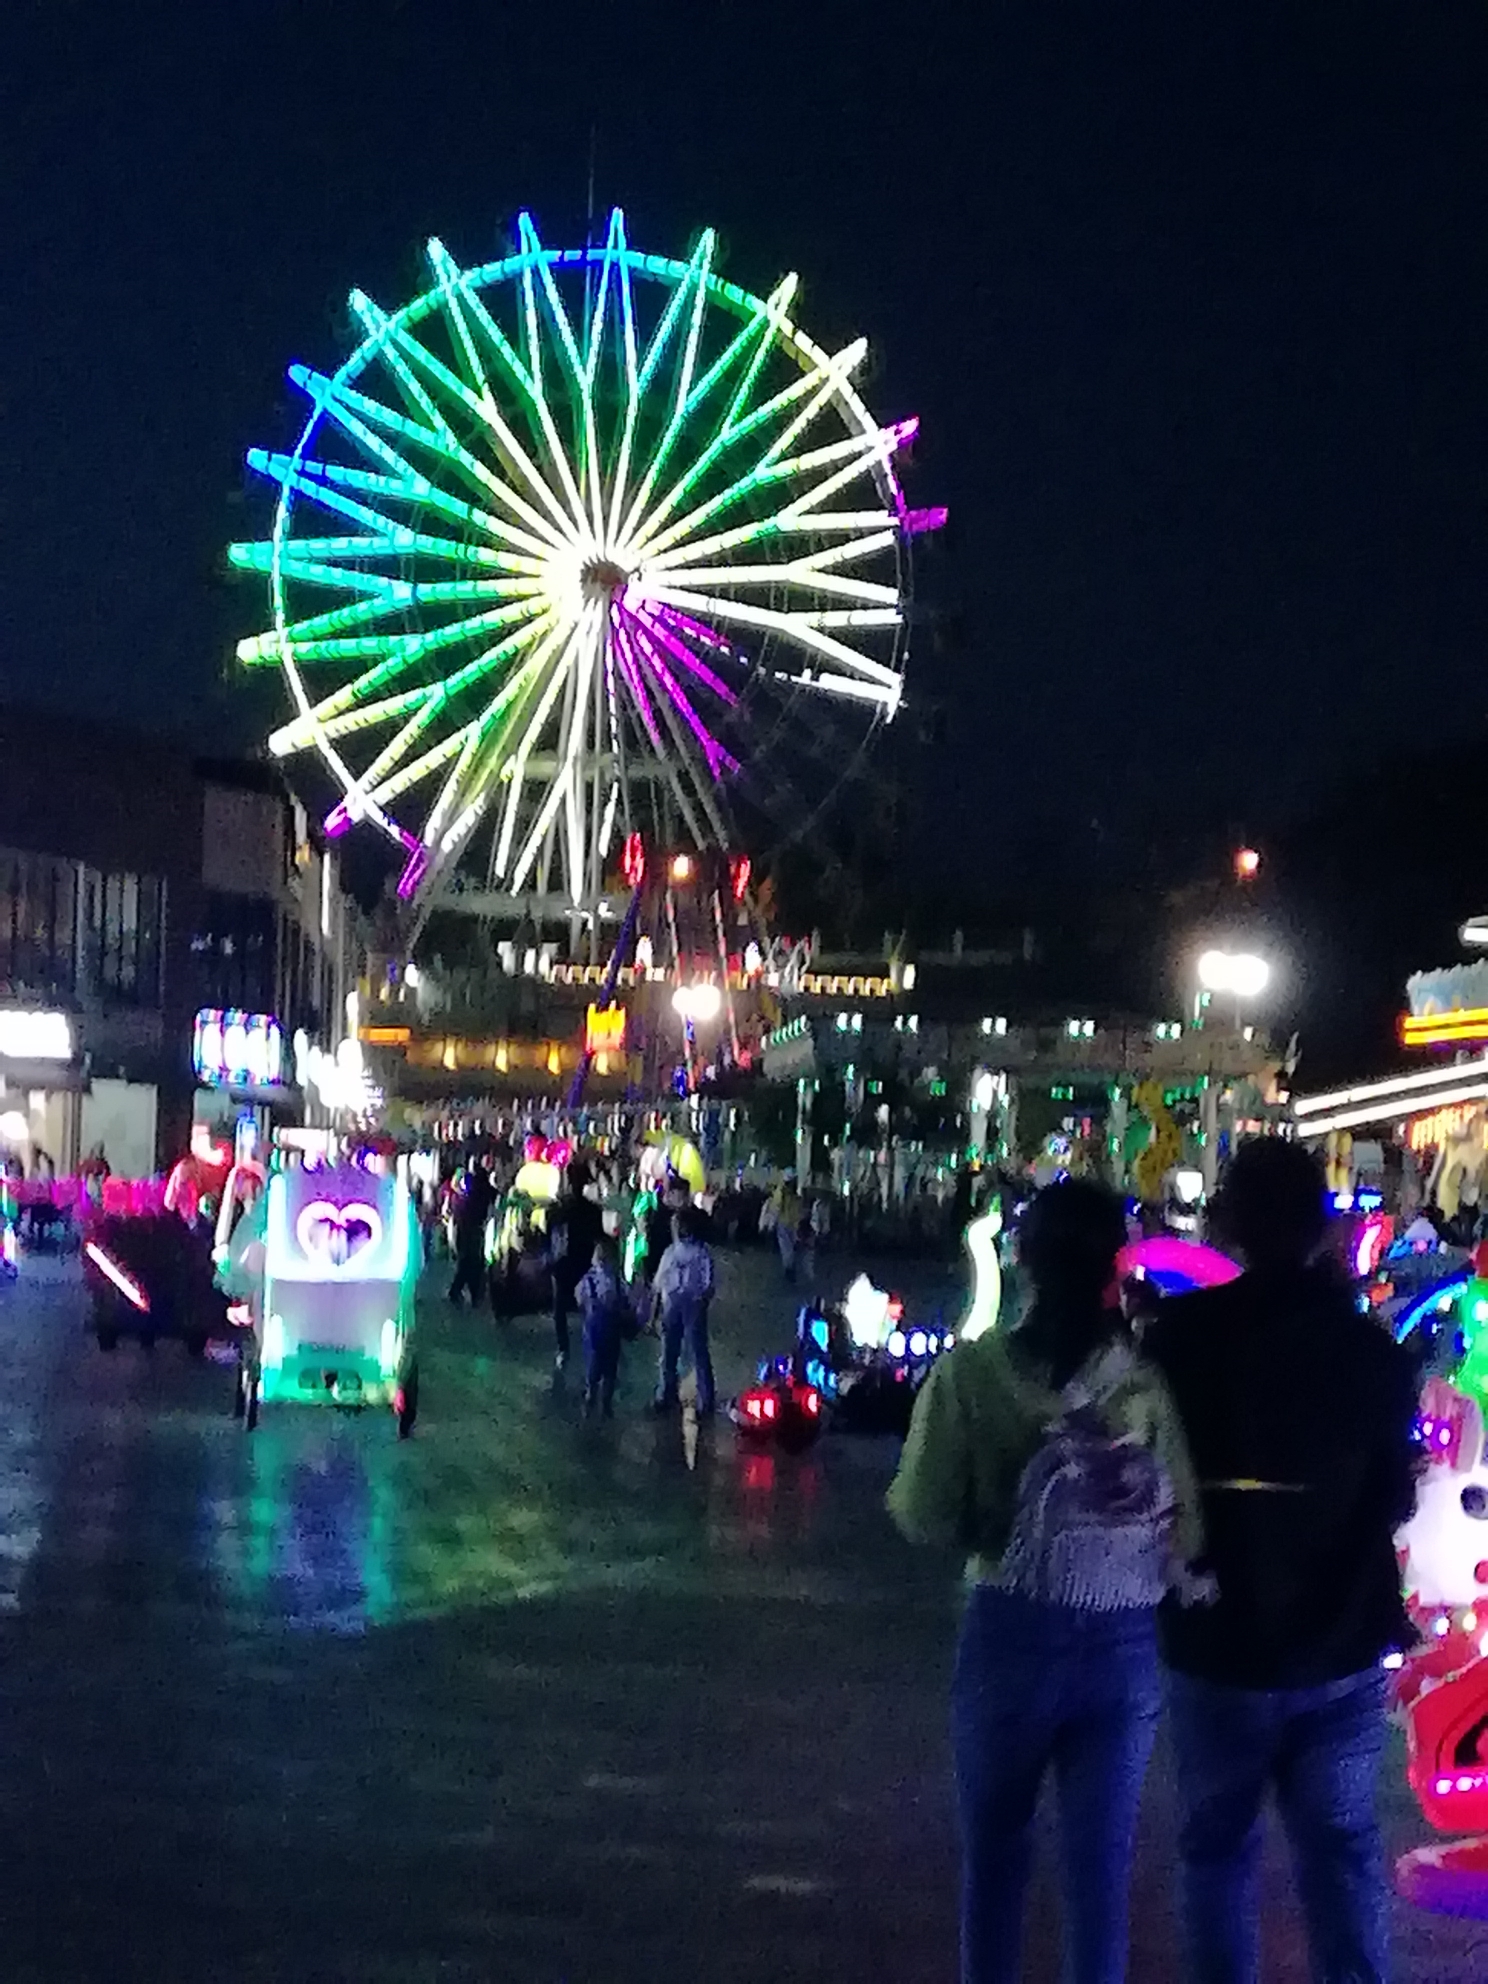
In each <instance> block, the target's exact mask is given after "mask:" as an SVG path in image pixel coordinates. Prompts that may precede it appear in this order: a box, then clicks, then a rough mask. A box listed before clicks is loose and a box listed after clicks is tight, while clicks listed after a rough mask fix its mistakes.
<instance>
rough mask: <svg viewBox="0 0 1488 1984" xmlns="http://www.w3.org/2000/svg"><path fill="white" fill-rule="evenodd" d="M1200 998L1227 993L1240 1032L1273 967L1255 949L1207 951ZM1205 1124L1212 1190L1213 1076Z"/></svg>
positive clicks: (1215, 1163) (1206, 1177) (1206, 1174)
mask: <svg viewBox="0 0 1488 1984" xmlns="http://www.w3.org/2000/svg"><path fill="white" fill-rule="evenodd" d="M1198 969H1199V985H1200V988H1201V992H1200V1001H1201V1003H1202V997H1203V994H1204V993H1206V992H1207V993H1208V994H1209V995H1210V996H1211V997H1212V996H1213V995H1214V994H1216V993H1228V994H1229V995H1230V997H1231V998H1232V999H1233V1000H1234V1001H1235V1031H1236V1033H1238V1032H1239V1031H1240V1007H1241V1003H1242V1002H1243V1001H1244V1000H1246V999H1258V998H1259V997H1260V996H1261V994H1262V993H1263V992H1264V991H1265V989H1266V987H1267V986H1268V985H1269V984H1270V983H1271V967H1270V965H1269V964H1267V962H1266V960H1265V959H1264V958H1258V957H1257V956H1256V955H1255V954H1254V952H1252V951H1205V952H1204V953H1203V955H1202V956H1201V957H1200V959H1199V967H1198ZM1200 1111H1201V1117H1202V1121H1203V1126H1204V1143H1203V1182H1204V1191H1205V1193H1206V1194H1207V1193H1209V1192H1212V1191H1213V1190H1214V1187H1215V1184H1216V1183H1217V1181H1218V1175H1219V1089H1218V1086H1217V1084H1216V1083H1215V1081H1214V1079H1213V1076H1212V1075H1211V1077H1210V1079H1209V1083H1208V1085H1207V1087H1206V1088H1205V1089H1204V1092H1203V1095H1202V1097H1201V1099H1200Z"/></svg>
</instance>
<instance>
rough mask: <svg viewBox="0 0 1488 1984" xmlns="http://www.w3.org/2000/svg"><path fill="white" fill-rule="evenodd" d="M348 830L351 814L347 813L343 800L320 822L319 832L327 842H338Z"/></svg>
mask: <svg viewBox="0 0 1488 1984" xmlns="http://www.w3.org/2000/svg"><path fill="white" fill-rule="evenodd" d="M350 829H351V814H350V813H349V812H348V811H347V807H346V801H345V800H344V799H343V800H341V801H340V802H339V803H338V804H337V805H335V806H333V807H332V808H331V810H330V812H329V813H327V814H326V816H325V818H324V820H322V822H321V832H322V833H323V834H324V835H325V837H326V839H327V840H339V839H340V837H341V835H342V834H344V833H348V832H349V831H350Z"/></svg>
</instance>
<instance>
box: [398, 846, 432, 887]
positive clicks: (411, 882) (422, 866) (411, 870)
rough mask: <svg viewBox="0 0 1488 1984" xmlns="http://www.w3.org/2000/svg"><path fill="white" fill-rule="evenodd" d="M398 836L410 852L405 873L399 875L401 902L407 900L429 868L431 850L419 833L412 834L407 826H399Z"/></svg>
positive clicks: (408, 852)
mask: <svg viewBox="0 0 1488 1984" xmlns="http://www.w3.org/2000/svg"><path fill="white" fill-rule="evenodd" d="M398 838H399V840H400V841H402V843H403V846H404V848H405V850H406V852H407V854H408V860H407V862H406V864H405V865H404V869H403V873H402V874H401V875H400V876H399V877H398V899H399V901H400V902H407V900H408V898H409V897H410V896H411V895H412V894H413V892H414V890H415V889H416V888H417V887H418V885H419V883H420V882H421V881H422V880H423V879H424V875H425V873H426V872H427V870H428V866H429V850H428V848H426V847H425V846H424V843H423V842H422V841H421V840H420V839H419V837H418V835H417V834H411V833H410V832H409V831H408V829H407V827H399V829H398Z"/></svg>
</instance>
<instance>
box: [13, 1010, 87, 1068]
mask: <svg viewBox="0 0 1488 1984" xmlns="http://www.w3.org/2000/svg"><path fill="white" fill-rule="evenodd" d="M0 1058H3V1059H5V1060H9V1061H70V1060H71V1059H72V1022H71V1021H70V1020H69V1019H68V1017H67V1015H66V1013H26V1012H16V1011H14V1010H4V1011H0Z"/></svg>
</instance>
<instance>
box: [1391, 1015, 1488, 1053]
mask: <svg viewBox="0 0 1488 1984" xmlns="http://www.w3.org/2000/svg"><path fill="white" fill-rule="evenodd" d="M1482 1040H1488V1006H1467V1007H1460V1008H1458V1010H1457V1011H1455V1012H1450V1013H1402V1014H1401V1015H1400V1044H1401V1046H1402V1047H1443V1046H1447V1045H1449V1044H1450V1043H1451V1042H1453V1041H1461V1042H1463V1043H1464V1045H1466V1044H1469V1043H1471V1042H1473V1041H1482Z"/></svg>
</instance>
